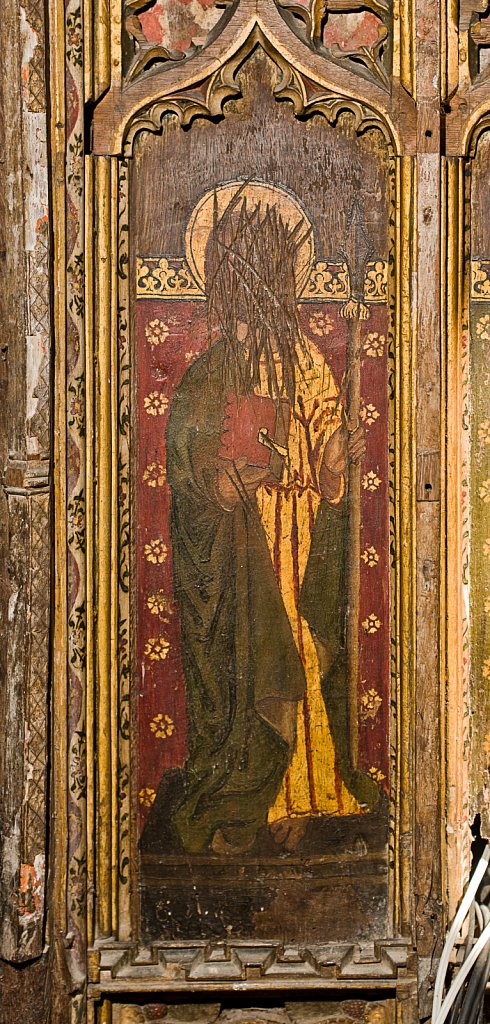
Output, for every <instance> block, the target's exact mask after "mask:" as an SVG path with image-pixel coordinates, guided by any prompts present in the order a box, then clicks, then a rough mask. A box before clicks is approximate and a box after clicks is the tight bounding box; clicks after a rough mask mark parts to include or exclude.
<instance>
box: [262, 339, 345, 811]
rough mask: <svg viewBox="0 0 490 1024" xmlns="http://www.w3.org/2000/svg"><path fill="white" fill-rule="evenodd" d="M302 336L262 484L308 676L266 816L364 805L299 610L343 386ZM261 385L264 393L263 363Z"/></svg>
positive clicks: (270, 535)
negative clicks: (284, 426) (354, 791)
mask: <svg viewBox="0 0 490 1024" xmlns="http://www.w3.org/2000/svg"><path fill="white" fill-rule="evenodd" d="M305 341H306V345H307V347H308V353H307V355H306V356H305V354H304V353H302V354H301V357H300V358H301V364H300V366H299V368H298V372H297V381H296V400H295V408H294V409H293V410H292V416H291V423H290V430H289V439H288V458H287V460H286V465H285V468H284V470H283V474H282V478H281V481H280V482H279V483H278V484H272V485H271V484H267V485H264V486H262V487H260V488H259V490H258V492H257V503H258V509H259V514H260V517H261V520H262V524H263V526H264V530H265V533H266V537H267V542H268V545H269V550H270V554H271V558H272V561H273V565H274V571H275V574H276V579H277V581H278V584H279V588H280V591H281V594H282V598H283V601H284V605H285V608H286V612H287V615H288V619H289V622H290V625H291V629H292V633H293V636H294V640H295V643H296V645H297V648H298V652H299V655H300V658H301V661H302V664H303V668H304V672H305V677H306V689H305V694H304V698H303V700H302V701H300V702H299V704H298V714H297V736H296V746H295V750H294V753H293V756H292V760H291V763H290V765H289V767H288V769H287V771H286V774H285V776H284V779H283V783H282V786H281V789H280V792H279V794H278V796H277V799H276V801H275V803H274V805H273V806H272V807H271V809H270V811H269V815H268V820H269V822H274V821H277V820H278V819H280V818H285V817H299V816H316V815H340V814H358V813H359V811H360V808H359V804H358V803H357V801H356V800H355V799H354V797H353V796H352V795H351V794H350V793H349V791H348V790H347V789H346V787H345V786H344V784H343V782H342V781H341V779H340V776H339V774H338V771H337V769H336V763H335V751H334V746H333V741H332V736H331V733H330V727H329V723H328V718H327V713H326V710H325V704H324V700H323V696H322V691H321V673H320V664H319V660H318V655H317V652H316V648H315V644H314V640H313V636H312V634H311V631H310V629H309V627H308V624H307V622H306V621H305V619H304V618H303V617H302V616H301V615H300V613H299V595H300V592H301V585H302V582H303V576H304V573H305V569H306V564H307V561H308V555H309V552H310V544H311V533H312V530H313V525H314V522H315V517H316V514H317V511H318V507H319V504H320V501H321V494H320V487H319V482H318V473H319V469H320V466H321V461H322V458H323V454H324V451H325V446H326V444H327V441H328V439H329V437H330V436H331V434H332V433H333V432H334V431H335V430H336V429H337V428H338V426H339V425H340V412H339V409H338V407H337V400H338V391H337V388H336V385H335V382H334V380H333V377H332V374H331V373H330V370H329V368H328V366H327V364H326V362H325V359H324V357H323V356H322V355H321V353H320V352H319V350H318V348H317V347H316V345H314V344H313V343H311V342H310V341H308V340H306V339H305ZM277 369H278V374H279V367H278V368H277ZM260 393H263V394H266V393H267V383H266V379H265V371H264V379H263V380H262V381H261V387H260ZM344 487H345V484H344V480H343V478H341V484H340V488H339V493H338V495H337V496H336V498H335V500H334V502H333V503H334V504H335V503H338V502H340V501H341V500H342V498H343V495H344Z"/></svg>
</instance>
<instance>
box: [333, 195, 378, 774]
mask: <svg viewBox="0 0 490 1024" xmlns="http://www.w3.org/2000/svg"><path fill="white" fill-rule="evenodd" d="M346 234H347V235H349V234H350V238H351V244H350V246H349V245H348V243H347V238H346V242H345V244H344V247H343V253H342V254H343V256H344V258H345V260H346V262H347V266H348V270H349V280H350V292H351V297H350V298H349V300H348V301H347V302H346V304H345V306H344V307H343V309H342V310H341V314H340V315H341V316H342V317H343V318H344V319H346V320H347V321H348V338H347V352H346V364H347V371H346V372H347V379H348V384H347V428H348V430H349V433H350V434H351V433H353V432H354V431H355V430H357V428H358V427H359V425H360V411H361V330H362V321H363V320H367V319H368V317H369V309H368V307H367V306H366V305H365V303H364V278H365V272H366V262H367V260H368V258H369V256H370V253H371V247H370V245H369V242H368V239H367V236H366V232H365V230H364V226H363V215H362V210H361V207H360V204H359V203H358V202H356V201H355V202H354V203H353V206H352V209H351V212H350V215H349V217H348V219H347V233H346ZM349 249H350V252H349ZM347 536H348V540H347V552H346V577H347V579H346V584H347V617H346V647H347V680H348V729H349V745H350V752H351V761H352V767H353V768H357V767H358V763H359V607H360V582H361V572H360V566H361V464H360V461H359V462H358V463H357V464H354V463H350V464H349V489H348V534H347Z"/></svg>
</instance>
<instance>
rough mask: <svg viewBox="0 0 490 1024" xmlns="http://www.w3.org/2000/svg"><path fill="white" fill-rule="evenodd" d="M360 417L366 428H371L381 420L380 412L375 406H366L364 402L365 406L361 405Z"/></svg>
mask: <svg viewBox="0 0 490 1024" xmlns="http://www.w3.org/2000/svg"><path fill="white" fill-rule="evenodd" d="M360 417H361V420H363V422H364V423H365V424H366V426H368V427H370V426H372V424H373V423H375V422H376V420H377V419H378V418H379V412H378V410H377V408H376V406H375V405H371V404H368V405H365V404H364V402H363V404H362V405H361V410H360Z"/></svg>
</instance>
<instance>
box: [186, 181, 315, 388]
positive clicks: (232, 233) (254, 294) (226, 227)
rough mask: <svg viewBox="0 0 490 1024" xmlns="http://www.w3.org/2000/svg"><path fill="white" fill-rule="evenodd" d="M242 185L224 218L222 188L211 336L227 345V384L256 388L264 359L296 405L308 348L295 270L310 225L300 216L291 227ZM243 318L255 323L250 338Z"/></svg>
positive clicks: (271, 377)
mask: <svg viewBox="0 0 490 1024" xmlns="http://www.w3.org/2000/svg"><path fill="white" fill-rule="evenodd" d="M242 191H243V189H240V190H239V192H238V193H237V194H236V195H235V196H234V198H233V199H232V200H231V202H230V203H229V204H228V206H227V208H226V209H225V211H224V213H222V215H221V217H218V209H217V197H216V194H215V200H214V218H213V229H212V231H211V233H210V237H209V241H208V245H207V249H206V267H205V273H206V293H207V298H208V329H209V337H210V339H211V338H212V337H215V336H216V335H218V336H219V337H220V339H221V340H222V342H223V343H224V363H223V385H224V387H226V388H229V389H231V390H233V391H234V392H235V394H237V395H241V394H249V393H250V392H251V391H252V390H253V389H254V388H255V387H256V386H257V385H259V384H260V367H261V364H262V366H263V367H264V368H265V372H266V379H267V387H268V392H269V395H270V396H271V398H277V397H279V396H280V395H281V394H284V395H286V396H287V398H288V399H289V400H290V402H291V403H292V404H294V398H295V388H296V380H297V372H298V370H299V365H300V355H301V353H303V354H305V353H306V346H305V341H304V338H303V334H302V331H301V328H300V324H299V317H298V308H297V302H296V269H297V260H298V253H299V250H300V249H301V247H302V246H303V244H304V242H305V240H306V238H307V237H308V234H309V232H310V231H311V228H307V229H306V231H305V226H304V223H302V222H301V221H299V222H298V223H297V224H296V225H295V226H294V227H290V226H289V224H288V223H287V222H286V221H285V220H284V219H283V218H282V217H281V213H280V211H279V209H278V207H277V206H270V205H269V204H263V203H261V202H258V203H257V202H255V201H254V202H253V203H249V202H248V201H247V198H246V197H244V196H242V195H241V192H242ZM239 323H244V324H246V325H247V328H248V332H247V337H246V340H245V342H244V341H243V340H242V341H240V340H239V338H238V330H237V328H238V324H239ZM275 354H276V356H277V355H278V356H279V362H280V368H281V374H280V377H281V378H282V380H281V379H279V380H278V373H277V364H276V360H275V358H274V356H275Z"/></svg>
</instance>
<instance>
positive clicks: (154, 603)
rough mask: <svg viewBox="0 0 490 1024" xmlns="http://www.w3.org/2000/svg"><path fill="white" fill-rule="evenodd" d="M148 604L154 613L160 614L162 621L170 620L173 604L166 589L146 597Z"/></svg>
mask: <svg viewBox="0 0 490 1024" xmlns="http://www.w3.org/2000/svg"><path fill="white" fill-rule="evenodd" d="M146 606H147V608H148V611H150V612H151V614H152V615H159V616H160V618H161V619H162V621H164V622H168V620H169V617H170V614H171V611H172V606H171V603H170V601H169V599H168V597H167V595H166V593H165V591H164V590H158V591H157V593H156V594H150V595H149V597H147V599H146Z"/></svg>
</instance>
